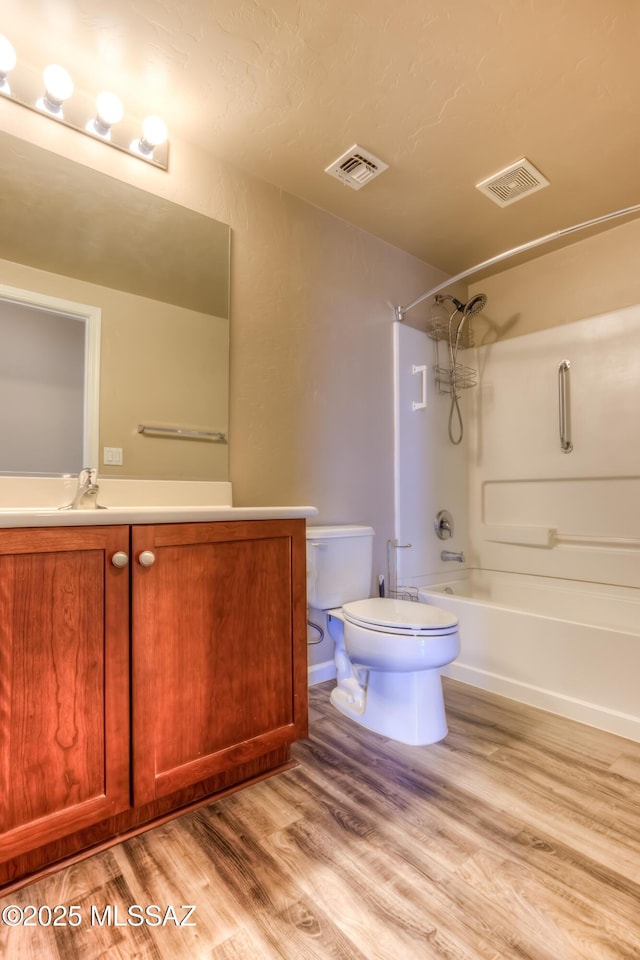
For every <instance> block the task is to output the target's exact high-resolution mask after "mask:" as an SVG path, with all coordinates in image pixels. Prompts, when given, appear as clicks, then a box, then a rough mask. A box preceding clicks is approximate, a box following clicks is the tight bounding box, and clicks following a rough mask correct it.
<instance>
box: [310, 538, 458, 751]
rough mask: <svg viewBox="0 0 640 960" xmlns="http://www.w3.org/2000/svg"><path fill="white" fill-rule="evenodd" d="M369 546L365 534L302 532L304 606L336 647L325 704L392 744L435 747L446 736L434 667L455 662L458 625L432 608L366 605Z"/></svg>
mask: <svg viewBox="0 0 640 960" xmlns="http://www.w3.org/2000/svg"><path fill="white" fill-rule="evenodd" d="M372 541H373V530H372V528H371V527H362V526H349V527H347V526H345V527H340V526H332V527H309V528H308V530H307V571H308V581H307V585H308V602H309V605H310V606H311V607H314V608H316V609H319V610H324V611H325V612H326V613H327V625H328V629H329V634H330V636H331V637H332V638H333V640H334V643H335V664H336V678H337V685H336V687H334V689H333V690H332V691H331V703H332V704H333V705H334V706H335V707H336V709H338V710H339V711H340V712H341V713H343V714H345V715H346V716H348V717H350V718H351V719H352V720H354V721H356V722H357V723H359V724H361V725H362V726H364V727H367V728H368V729H369V730H373V731H375V732H376V733H379V734H382V735H383V736H386V737H389V738H391V739H393V740H399V741H400V742H402V743H408V744H412V745H423V744H429V743H435V742H437V741H438V740H441V739H442V738H443V737H444V736H446V733H447V723H446V716H445V710H444V701H443V698H442V686H441V681H440V668H441V667H443V666H445V664H448V663H451V661H452V660H454V659H455V658H456V656H457V655H458V652H459V637H458V622H457V619H456V617H455V616H454V615H453V614H451V613H449V612H448V611H445V610H442V609H441V608H439V607H435V606H433V605H426V604H420V603H413V602H411V601H408V600H395V599H390V598H381V597H373V598H367V595H368V592H369V584H370V581H371V560H372ZM358 593H359V594H360V595H359V597H358V596H356V594H358ZM327 601H333V605H331V606H329V603H328V602H327ZM338 604H341V605H340V606H338Z"/></svg>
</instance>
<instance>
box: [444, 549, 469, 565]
mask: <svg viewBox="0 0 640 960" xmlns="http://www.w3.org/2000/svg"><path fill="white" fill-rule="evenodd" d="M440 559H441V560H457V561H458V563H464V553H462V551H461V552H460V553H455V552H454V551H453V550H443V551H442V553H441V554H440Z"/></svg>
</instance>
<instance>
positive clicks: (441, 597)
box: [418, 570, 640, 742]
mask: <svg viewBox="0 0 640 960" xmlns="http://www.w3.org/2000/svg"><path fill="white" fill-rule="evenodd" d="M418 596H419V599H420V601H421V602H423V603H434V604H436V605H437V606H439V607H444V608H445V609H447V610H451V611H452V612H453V613H455V614H456V616H457V617H458V621H459V625H460V655H459V657H458V659H457V660H456V661H455V662H454V663H452V664H451V665H450V666H449V667H448V668H446V669H445V670H443V674H445V675H446V676H450V677H453V678H455V679H456V680H462V681H464V682H465V683H471V684H474V685H475V686H479V687H483V688H484V689H486V690H492V691H493V692H494V693H499V694H502V695H504V696H507V697H511V698H512V699H514V700H520V701H522V702H524V703H529V704H531V705H533V706H536V707H541V708H543V709H545V710H550V711H551V712H553V713H558V714H561V715H562V716H566V717H570V718H571V719H574V720H579V721H581V722H583V723H588V724H591V725H592V726H595V727H600V728H601V729H603V730H609V731H610V732H612V733H616V734H619V735H621V736H623V737H629V738H630V739H632V740H637V741H639V742H640V589H637V588H634V587H613V586H606V585H602V584H593V583H585V582H581V581H571V580H556V579H552V578H549V577H534V576H526V575H523V574H509V573H496V572H492V571H485V570H472V571H470V576H469V577H468V578H465V579H460V580H449V581H447V582H446V583H438V584H434V585H432V586H427V587H422V588H420V590H419V592H418Z"/></svg>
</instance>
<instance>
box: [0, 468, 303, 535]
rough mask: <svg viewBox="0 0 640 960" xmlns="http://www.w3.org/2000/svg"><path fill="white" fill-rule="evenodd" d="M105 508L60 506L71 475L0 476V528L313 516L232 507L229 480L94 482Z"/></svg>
mask: <svg viewBox="0 0 640 960" xmlns="http://www.w3.org/2000/svg"><path fill="white" fill-rule="evenodd" d="M98 482H99V487H100V493H99V495H98V498H97V500H98V503H99V504H100V505H102V506H103V507H105V508H106V509H89V510H61V509H60V507H63V506H65V504H68V503H69V502H70V501H71V500H72V499H73V495H74V493H75V489H76V478H75V477H73V478H67V477H64V478H34V477H2V478H0V527H76V526H94V525H98V526H105V525H113V524H118V523H127V524H130V523H211V522H214V521H216V520H287V519H296V518H307V517H315V516H316V515H317V513H318V511H317V510H316V508H315V507H311V506H293V507H290V506H285V507H280V506H275V507H234V506H232V505H231V484H229V483H225V482H220V483H218V482H207V481H196V480H194V481H188V480H177V481H173V480H149V481H147V480H109V479H105V480H100V478H99V480H98Z"/></svg>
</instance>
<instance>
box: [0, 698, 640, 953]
mask: <svg viewBox="0 0 640 960" xmlns="http://www.w3.org/2000/svg"><path fill="white" fill-rule="evenodd" d="M331 686H332V684H331V683H328V684H321V685H319V686H317V687H314V688H313V689H312V690H311V692H310V693H311V710H310V717H311V733H310V737H309V739H308V740H306V741H304V742H303V743H301V744H298V745H297V746H296V748H295V755H296V757H297V759H298V760H299V761H300V766H299V767H297V768H296V769H295V770H291V771H288V772H286V773H284V774H281V775H280V776H277V777H274V778H272V779H270V780H267V781H264V782H262V783H259V784H256V785H255V786H252V787H249V788H247V789H246V790H244V791H242V792H240V793H237V794H234V795H232V796H230V797H227V798H226V799H223V800H220V801H218V802H217V803H213V804H211V805H209V806H208V807H205V808H203V809H201V810H199V811H198V812H196V813H193V814H189V815H187V816H184V817H182V818H181V819H178V820H175V821H173V822H172V823H169V824H167V825H164V826H161V827H158V828H156V829H154V830H152V831H150V832H148V833H146V834H143V835H142V836H139V837H137V838H135V839H133V840H130V841H128V842H126V843H123V844H120V845H119V846H116V847H113V848H111V849H110V850H108V851H106V852H104V853H101V854H99V855H96V856H94V857H92V858H90V859H89V860H86V861H84V862H82V863H79V864H76V865H74V866H72V867H69V868H67V869H65V870H64V871H62V872H60V873H58V874H56V875H54V876H52V877H48V878H46V879H44V880H41V881H40V882H38V883H35V884H32V885H31V886H29V887H27V888H25V889H23V890H22V891H20V892H19V893H14V894H13V895H11V896H10V897H8V898H5V899H4V900H1V901H0V909H1V908H2V907H4V906H6V905H7V904H17V905H19V906H22V907H25V906H26V905H27V904H34V905H48V906H51V907H53V906H54V905H55V904H63V905H71V904H75V905H78V906H79V907H80V915H81V917H82V923H81V925H80V926H78V927H75V928H71V927H68V926H67V927H64V926H63V927H55V928H54V927H38V926H36V927H33V928H29V929H26V928H21V927H16V928H8V927H6V926H2V925H0V956H1V957H3V958H7V960H31V958H33V960H48V958H52V960H53V958H55V960H98V958H100V960H107V958H108V960H116V958H118V960H134V958H135V960H182V958H185V960H186V958H189V960H205V958H206V960H262V958H265V960H272V958H273V960H276V958H286V960H312V958H333V960H335V958H349V960H413V958H416V960H430V958H439V960H443V958H446V960H512V958H513V960H578V958H580V960H583V958H584V960H638V958H640V744H636V743H633V742H631V741H628V740H623V739H621V738H619V737H615V736H613V735H610V734H606V733H602V732H600V731H596V730H593V729H591V728H590V727H586V726H582V725H580V724H577V723H573V722H571V721H567V720H563V719H561V718H559V717H555V716H553V715H551V714H548V713H543V712H541V711H538V710H535V709H533V708H529V707H524V706H522V705H520V704H516V703H514V702H513V701H509V700H505V699H502V698H500V697H496V696H493V695H490V694H487V693H484V692H482V691H479V690H476V689H475V688H473V687H468V686H465V685H463V684H458V683H455V682H453V681H445V698H446V704H447V715H448V721H449V734H448V736H447V738H446V739H445V740H444V741H443V742H442V743H440V744H436V745H434V746H430V747H407V746H403V745H402V744H398V743H394V742H392V741H389V740H385V739H384V738H382V737H380V736H378V735H376V734H372V733H369V732H368V731H366V730H363V729H362V728H361V727H358V726H357V725H355V724H353V723H351V722H350V721H348V720H347V719H345V718H344V717H342V716H341V715H340V714H339V713H337V712H336V711H335V710H334V708H333V707H331V705H330V704H329V700H328V696H329V690H330V688H331ZM108 904H114V905H118V907H119V920H120V922H124V919H126V916H127V909H128V908H129V907H130V906H131V905H133V904H139V905H141V906H146V905H147V904H157V905H159V906H160V907H162V910H163V911H164V909H165V908H166V907H167V906H168V905H174V906H175V907H176V914H177V915H178V917H181V916H182V915H183V911H182V910H181V909H180V908H181V905H182V904H194V905H195V906H196V910H195V912H194V915H193V917H192V920H193V922H195V924H196V925H195V926H191V927H182V928H180V927H175V926H173V925H171V924H169V925H166V926H156V927H152V926H147V925H145V926H137V927H134V926H115V925H111V926H106V925H105V926H102V927H101V926H98V925H91V922H90V920H91V906H92V905H93V906H94V907H97V908H98V909H99V912H100V915H102V914H103V911H104V908H105V906H106V905H108Z"/></svg>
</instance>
